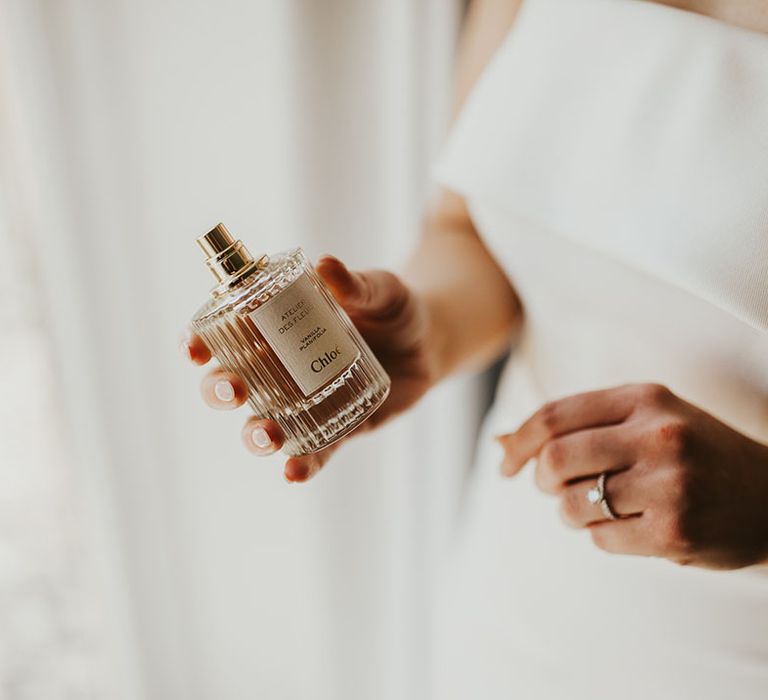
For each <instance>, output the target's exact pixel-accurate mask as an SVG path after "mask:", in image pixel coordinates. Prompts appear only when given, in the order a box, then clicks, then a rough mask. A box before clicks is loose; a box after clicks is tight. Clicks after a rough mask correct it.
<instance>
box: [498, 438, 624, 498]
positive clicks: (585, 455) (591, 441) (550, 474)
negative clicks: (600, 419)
mask: <svg viewBox="0 0 768 700" xmlns="http://www.w3.org/2000/svg"><path fill="white" fill-rule="evenodd" d="M636 452H637V446H636V445H635V440H634V435H633V431H632V429H631V428H630V427H629V425H628V424H621V425H614V426H610V427H607V428H594V429H592V430H581V431H579V432H576V433H569V434H568V435H563V436H562V437H558V438H554V439H553V440H550V441H549V442H547V443H545V445H544V447H542V448H541V451H540V452H539V457H538V460H537V463H536V484H537V486H538V487H539V488H540V489H541V490H542V491H544V492H546V493H551V494H558V493H559V492H560V491H562V489H563V488H565V487H566V486H567V484H568V483H569V482H571V481H573V480H575V479H582V478H584V477H587V476H592V475H594V476H597V475H598V474H599V473H600V472H603V471H608V470H613V469H620V468H622V467H628V466H630V465H631V464H632V463H633V462H634V461H635V456H636ZM506 466H507V465H506V462H505V467H506Z"/></svg>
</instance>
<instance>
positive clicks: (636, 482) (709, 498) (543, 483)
mask: <svg viewBox="0 0 768 700" xmlns="http://www.w3.org/2000/svg"><path fill="white" fill-rule="evenodd" d="M498 440H499V441H500V443H501V444H502V446H503V447H504V450H505V458H504V462H503V463H502V472H503V473H504V474H505V475H506V476H513V475H514V474H517V472H519V471H520V469H522V467H523V466H524V465H525V463H526V462H527V461H528V460H529V459H531V458H533V457H535V458H537V464H536V475H535V476H536V483H537V485H538V487H539V488H540V489H542V490H543V491H545V492H547V493H550V494H553V495H555V496H557V497H558V498H559V499H560V511H561V514H562V517H563V519H564V520H565V522H566V523H567V524H568V525H570V526H572V527H576V528H584V527H588V528H589V529H590V533H591V535H592V539H593V541H594V543H595V544H596V545H597V546H598V547H600V548H601V549H604V550H606V551H608V552H615V553H624V554H638V555H646V556H657V557H665V558H667V559H671V560H673V561H676V562H678V563H680V564H693V565H696V566H701V567H706V568H716V569H733V568H738V567H743V566H750V565H753V564H760V563H766V561H768V447H767V446H765V445H761V444H759V443H757V442H755V441H754V440H752V439H750V438H748V437H746V436H744V435H742V434H740V433H738V432H736V431H735V430H733V429H732V428H730V427H728V426H727V425H724V424H723V423H721V422H720V421H719V420H717V419H715V418H713V417H712V416H711V415H709V414H707V413H705V412H704V411H702V410H700V409H698V408H696V407H695V406H692V405H691V404H689V403H686V402H685V401H683V400H682V399H680V398H678V397H677V396H675V395H674V394H673V393H672V392H670V391H669V390H668V389H666V388H665V387H662V386H658V385H655V384H639V385H628V386H621V387H617V388H614V389H607V390H604V391H594V392H589V393H585V394H578V395H576V396H571V397H568V398H565V399H562V400H560V401H553V402H552V403H548V404H546V405H545V406H543V407H542V408H541V409H540V410H539V411H537V412H536V413H535V414H534V415H533V416H531V418H529V419H528V420H527V421H526V422H525V423H523V425H522V426H521V427H520V428H519V429H518V430H517V431H516V432H514V433H511V434H509V435H503V436H500V437H499V438H498ZM601 472H607V473H608V475H607V478H606V480H605V494H606V499H607V502H608V504H609V505H610V508H611V509H612V510H613V512H614V513H615V514H617V515H619V516H620V517H619V519H617V520H610V519H607V518H606V515H604V513H603V511H602V509H601V506H600V504H599V503H593V502H591V501H590V500H589V498H588V496H587V493H588V492H589V490H590V489H592V488H593V487H595V486H596V479H597V477H598V475H599V474H600V473H601Z"/></svg>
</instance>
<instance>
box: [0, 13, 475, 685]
mask: <svg viewBox="0 0 768 700" xmlns="http://www.w3.org/2000/svg"><path fill="white" fill-rule="evenodd" d="M0 8H1V9H0V42H1V43H0V51H1V52H2V53H0V65H1V66H2V73H0V76H1V79H2V83H0V90H2V93H1V94H0V99H2V121H0V138H2V141H0V143H1V144H2V148H3V153H2V170H0V177H2V181H1V182H0V187H2V194H3V198H4V200H5V209H4V217H5V227H6V231H7V237H8V240H11V239H13V240H14V241H16V244H17V246H18V247H19V248H23V249H24V257H25V259H29V260H31V261H32V263H31V265H32V267H33V268H34V274H33V276H34V278H35V289H36V295H37V299H38V301H39V305H40V308H41V309H42V316H43V318H44V321H45V322H44V324H42V327H41V328H42V330H41V333H44V334H45V335H41V336H40V337H41V338H48V342H47V343H46V348H47V350H48V352H47V353H45V354H44V355H43V356H41V358H40V360H39V366H40V367H42V366H43V365H46V366H48V367H49V368H50V370H51V371H52V372H53V376H54V377H55V381H53V382H50V383H47V384H45V386H44V387H43V388H42V389H41V391H43V390H45V391H47V392H49V394H50V398H51V401H55V402H58V403H57V404H56V405H59V406H61V409H60V410H56V411H53V410H52V411H51V418H50V420H51V422H53V423H55V425H51V426H50V432H51V434H54V433H55V431H56V430H59V431H61V433H63V434H64V435H66V439H65V440H64V445H63V446H62V448H61V449H58V450H55V451H52V450H49V451H48V452H46V451H44V450H41V451H38V452H39V454H37V453H35V454H34V455H25V456H22V457H20V458H19V461H18V463H17V464H15V465H14V469H18V470H22V471H23V470H24V469H26V468H28V467H29V466H30V463H27V464H25V460H27V461H28V462H29V460H33V459H35V460H38V461H40V462H44V463H46V464H47V465H48V467H49V470H48V472H44V473H54V472H55V473H62V472H61V470H58V467H59V466H60V465H64V464H70V465H73V467H74V468H73V470H72V471H71V472H70V471H64V472H63V473H65V474H69V475H70V476H69V477H68V479H69V481H68V483H67V485H66V488H64V487H60V488H59V490H58V491H57V494H56V498H58V499H59V500H63V501H66V502H68V503H70V502H71V503H76V504H77V505H76V509H77V511H78V513H79V521H80V522H81V523H82V526H81V527H80V528H72V530H71V532H70V533H69V535H68V537H70V538H76V539H77V541H78V544H77V546H78V547H79V546H82V549H83V551H84V552H86V553H87V557H85V558H84V559H83V562H84V563H82V571H83V572H85V573H83V576H82V577H81V578H82V580H83V581H84V582H83V583H82V586H81V588H82V590H87V591H88V594H87V602H88V604H87V605H85V606H84V607H85V608H86V609H87V610H86V611H85V612H83V610H81V611H80V613H77V614H83V615H86V616H87V618H88V620H89V625H90V627H89V631H88V632H87V635H89V636H88V639H90V640H93V639H96V640H98V642H97V643H93V644H90V645H84V644H83V641H82V640H81V639H79V638H78V634H82V635H86V632H84V631H83V630H82V629H81V627H78V626H75V628H74V629H75V631H74V632H73V633H72V634H71V635H70V637H69V638H68V639H69V643H70V644H71V645H75V646H77V647H78V648H79V649H80V650H81V653H80V656H79V660H78V664H79V665H78V669H80V670H79V671H78V674H79V675H78V679H79V680H78V683H79V685H77V684H74V683H73V681H72V678H71V676H72V674H71V673H69V675H68V672H64V671H62V672H61V674H60V682H58V680H57V679H59V676H56V675H55V672H53V671H51V672H50V673H51V674H53V675H52V676H49V680H50V681H51V684H50V687H51V688H59V689H60V690H61V694H60V695H46V694H42V693H41V694H39V695H34V692H33V691H29V688H27V690H26V691H25V689H24V688H25V686H24V685H23V681H19V683H17V685H14V686H12V685H10V684H8V683H7V678H6V679H3V680H5V681H6V685H5V686H4V687H5V689H6V690H7V691H9V692H8V694H7V697H9V698H15V697H18V698H22V697H23V698H28V697H41V698H42V697H45V698H48V697H80V695H75V694H74V693H73V692H70V694H67V692H66V690H67V689H68V688H69V689H70V690H71V688H74V687H77V688H86V687H89V688H91V692H92V695H83V697H91V696H92V697H98V698H116V699H117V698H119V699H121V700H122V699H123V698H124V699H126V700H136V699H141V698H157V699H162V700H173V699H176V698H178V699H180V700H181V699H183V700H195V699H197V698H200V699H203V698H205V699H209V698H210V699H216V700H222V699H224V698H226V699H227V700H237V699H240V698H243V699H246V698H247V699H252V698H264V699H268V700H280V699H283V698H285V699H290V700H294V699H299V698H301V699H304V698H312V699H313V700H325V699H327V700H346V699H347V698H349V700H359V699H361V698H365V699H366V700H376V699H378V698H398V699H407V698H414V699H416V698H419V699H420V700H421V699H423V698H425V697H427V694H428V687H427V678H428V672H429V639H428V636H429V628H430V607H429V600H430V589H431V586H432V584H433V582H434V580H435V576H438V575H439V573H438V571H439V566H438V562H439V560H440V557H441V554H442V552H443V551H444V550H445V548H446V546H447V545H448V543H449V541H450V532H451V524H452V522H453V518H454V516H455V514H456V510H457V508H458V506H459V503H460V494H461V487H462V483H463V478H464V475H465V473H466V470H467V469H468V465H469V460H470V452H471V448H472V441H473V436H474V428H475V422H476V418H477V416H476V408H477V406H478V402H479V396H480V391H479V389H478V388H477V387H476V385H475V384H474V383H472V382H470V381H455V382H452V383H450V384H447V385H445V386H443V387H440V388H439V389H438V390H437V391H436V392H434V394H433V395H431V396H430V397H428V399H427V400H426V401H424V402H423V403H422V404H421V405H420V406H419V407H418V409H417V410H416V411H414V412H413V413H412V414H411V415H410V416H408V417H407V418H404V419H402V420H399V421H397V422H395V423H393V424H392V425H391V426H388V427H387V428H385V429H384V430H382V431H380V432H378V433H377V434H375V435H371V436H366V437H364V438H359V439H356V440H353V441H352V442H351V443H350V444H348V445H347V446H345V447H344V449H343V450H342V451H341V452H340V453H339V454H338V457H337V458H335V459H334V460H333V462H332V463H331V464H330V465H329V466H328V468H327V469H326V470H325V471H324V473H322V474H321V475H320V476H319V477H318V478H316V479H315V481H314V482H312V483H310V484H308V485H305V486H288V485H287V484H286V483H285V482H284V481H283V480H282V478H281V468H280V465H281V459H280V458H279V457H274V458H268V459H256V458H254V457H251V456H249V455H248V454H247V453H246V452H245V450H244V448H243V447H242V446H241V444H240V440H239V431H240V425H241V423H242V421H244V420H245V417H246V411H245V410H243V411H240V412H238V414H237V415H233V414H229V413H226V414H223V413H216V412H212V411H210V410H208V409H207V408H206V407H205V406H204V405H203V404H202V402H201V400H200V399H199V395H198V388H197V384H198V380H199V378H200V376H201V371H200V370H199V369H196V368H194V367H191V366H186V365H185V363H184V362H183V360H182V359H181V358H180V356H179V355H178V353H177V339H178V334H179V331H180V329H181V328H182V327H183V325H184V324H185V322H186V320H187V319H188V318H189V316H190V315H191V313H192V312H193V311H194V310H195V308H196V307H197V306H198V305H199V304H200V303H202V301H203V300H204V298H205V296H206V294H207V290H208V288H209V287H210V286H211V279H209V278H208V277H207V273H206V271H205V269H204V267H203V265H202V260H201V258H200V256H199V254H198V252H197V250H196V247H195V245H194V241H193V239H194V237H195V236H197V235H200V233H201V232H204V231H205V230H206V229H207V227H209V226H211V225H212V224H214V223H216V222H217V221H218V220H223V221H224V222H225V223H226V224H227V225H228V226H229V227H230V228H231V230H232V231H234V232H235V233H236V234H237V235H238V236H240V237H242V238H243V239H244V240H246V242H247V243H248V245H249V247H250V248H251V249H252V251H253V252H261V251H264V252H274V251H277V250H280V249H284V248H287V247H290V246H293V245H295V244H299V245H303V246H304V247H305V248H306V249H307V251H308V252H309V254H310V255H311V256H313V257H315V256H316V255H317V254H319V253H322V252H333V253H334V254H337V255H339V256H340V257H342V258H343V259H345V260H346V261H348V262H349V263H350V265H352V266H359V267H373V266H386V267H393V268H397V267H398V265H400V264H401V263H402V261H403V259H404V258H405V256H406V254H407V252H408V251H409V249H410V248H411V246H412V245H413V243H414V240H415V239H416V237H417V235H418V227H419V219H420V216H421V213H422V207H423V205H424V202H425V199H426V197H427V196H428V192H429V184H428V168H429V163H430V160H431V158H432V157H433V156H434V153H435V151H436V149H437V147H438V146H439V143H440V140H441V137H442V136H443V135H444V131H445V128H446V124H447V117H448V112H449V102H450V99H449V93H450V75H451V68H452V62H453V47H454V40H455V34H456V28H457V24H458V21H459V14H460V12H459V3H458V2H453V1H449V0H375V1H374V0H370V1H367V2H356V1H355V0H324V1H323V2H319V1H317V0H314V1H313V0H303V1H300V0H293V1H288V0H262V1H260V2H246V0H227V1H223V2H216V3H214V2H202V1H195V2H182V1H181V0H168V1H165V2H157V1H156V0H109V1H108V2H103V1H99V0H58V1H56V2H51V1H46V0H4V3H3V4H0ZM3 293H4V294H12V293H13V292H9V291H8V290H7V289H6V288H5V287H4V288H3ZM5 332H6V333H11V332H13V329H12V328H11V329H10V330H8V328H6V331H5ZM3 357H5V356H3ZM41 371H42V370H41ZM17 391H19V392H21V391H22V389H21V388H19V389H17ZM0 401H2V402H5V404H7V405H15V404H12V403H11V402H12V401H13V396H12V395H11V396H9V395H8V394H7V393H6V395H5V396H3V397H0ZM23 419H24V416H23V415H22V416H21V417H20V419H19V420H20V421H21V422H22V427H21V428H19V430H28V431H30V438H31V439H32V438H33V439H36V440H42V441H43V442H45V441H46V440H50V439H52V438H50V437H49V436H48V437H47V436H46V434H45V432H43V434H42V435H41V434H40V431H39V430H38V431H36V432H34V435H33V432H32V431H33V430H34V428H33V424H32V422H31V420H32V418H31V416H30V420H28V421H26V423H24V422H23ZM24 426H26V427H24ZM52 452H53V454H51V453H52ZM54 462H55V464H54ZM57 470H58V471H57ZM72 494H74V495H72ZM39 497H40V496H39V494H35V493H32V494H30V493H24V494H22V493H19V494H18V498H26V499H28V500H29V501H30V502H31V503H32V504H33V505H35V506H39V503H37V502H36V501H35V499H36V498H39ZM19 517H22V516H19ZM0 537H2V531H0ZM2 544H4V543H3V542H1V541H0V545H2ZM11 568H12V567H11ZM3 575H5V574H3V573H0V576H3ZM8 590H10V589H8ZM0 594H5V595H7V596H12V595H14V594H13V593H12V592H8V591H6V589H5V588H0ZM6 603H8V604H13V600H10V601H9V600H6ZM0 609H2V608H0ZM88 610H90V611H91V612H88ZM3 634H4V632H3V631H2V630H1V629H0V641H1V642H2V643H3V644H4V645H5V646H6V647H7V646H14V645H15V644H16V642H17V640H16V638H8V637H6V638H5V639H3ZM5 634H6V635H9V634H10V633H9V632H7V631H6V632H5ZM22 636H23V635H22ZM64 646H66V644H64ZM0 648H1V647H0ZM61 653H62V654H65V655H66V654H67V653H69V652H68V651H67V649H63V650H62V652H61ZM67 658H69V657H67ZM62 663H63V665H64V666H65V667H66V660H65V662H62ZM5 670H6V671H7V673H8V674H9V675H8V677H10V674H11V673H12V671H13V669H9V668H6V669H5ZM3 672H4V671H3V666H1V665H0V673H3ZM29 687H32V686H29ZM14 693H16V694H15V695H14Z"/></svg>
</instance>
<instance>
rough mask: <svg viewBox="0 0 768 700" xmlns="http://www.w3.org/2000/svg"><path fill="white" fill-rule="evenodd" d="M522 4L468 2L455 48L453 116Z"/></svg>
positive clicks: (512, 1)
mask: <svg viewBox="0 0 768 700" xmlns="http://www.w3.org/2000/svg"><path fill="white" fill-rule="evenodd" d="M522 3H523V0H472V1H471V2H470V3H469V8H468V10H467V15H466V18H465V21H464V28H463V31H462V36H461V41H460V44H459V52H458V63H457V66H456V82H455V103H454V113H457V112H458V111H459V110H460V109H461V106H462V104H463V103H464V100H465V99H466V97H467V95H468V94H469V92H470V91H471V90H472V86H473V85H474V84H475V82H476V81H477V79H478V77H479V76H480V74H481V73H482V72H483V70H484V69H485V67H486V65H488V62H489V61H490V60H491V57H492V56H493V54H494V53H496V50H497V49H498V48H499V46H500V45H501V43H502V42H503V41H504V38H505V37H506V36H507V34H508V33H509V30H510V29H511V28H512V25H513V24H514V21H515V17H516V16H517V12H518V10H519V9H520V6H521V5H522Z"/></svg>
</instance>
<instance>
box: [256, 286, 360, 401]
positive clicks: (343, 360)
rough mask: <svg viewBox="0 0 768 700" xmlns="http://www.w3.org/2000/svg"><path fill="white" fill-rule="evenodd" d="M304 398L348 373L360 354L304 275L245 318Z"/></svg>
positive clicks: (329, 308)
mask: <svg viewBox="0 0 768 700" xmlns="http://www.w3.org/2000/svg"><path fill="white" fill-rule="evenodd" d="M249 317H250V319H251V320H252V321H253V323H254V324H255V326H256V328H258V329H259V331H261V334H262V335H263V336H264V338H265V339H266V341H267V342H268V343H269V345H270V346H271V348H272V349H273V350H274V351H275V354H276V355H277V356H278V358H280V361H281V362H282V363H283V365H285V368H286V369H287V370H288V372H289V373H290V375H291V376H292V377H293V379H294V381H295V382H296V384H298V385H299V388H300V389H301V391H302V392H303V393H304V395H305V396H311V395H312V394H314V393H315V392H316V391H317V390H318V389H320V388H322V387H324V386H325V385H326V384H328V383H329V382H330V381H331V380H333V379H334V378H335V377H336V376H337V375H339V374H340V373H341V372H343V371H344V370H345V369H347V368H348V367H349V366H350V365H351V364H352V363H353V362H354V361H355V360H356V359H357V358H358V356H359V354H360V353H359V350H358V347H357V345H356V344H355V342H354V341H353V340H352V338H351V337H350V335H349V332H348V331H347V329H346V327H345V326H344V324H343V323H342V321H341V319H340V318H339V317H338V315H337V314H336V312H335V310H334V309H333V307H331V306H330V305H329V304H328V302H327V301H326V300H325V299H324V298H323V297H322V296H321V294H320V292H318V290H317V289H316V288H315V286H314V284H313V283H312V280H311V279H310V278H309V277H308V275H307V274H306V273H302V274H301V275H299V276H298V277H297V278H296V280H295V281H294V282H291V284H289V285H288V286H287V287H286V288H285V289H283V290H282V291H281V292H279V293H278V294H276V295H275V296H273V297H272V298H270V299H268V300H267V301H266V302H264V303H263V304H262V305H261V306H260V307H259V308H258V309H256V310H255V311H252V312H251V313H250V314H249Z"/></svg>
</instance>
